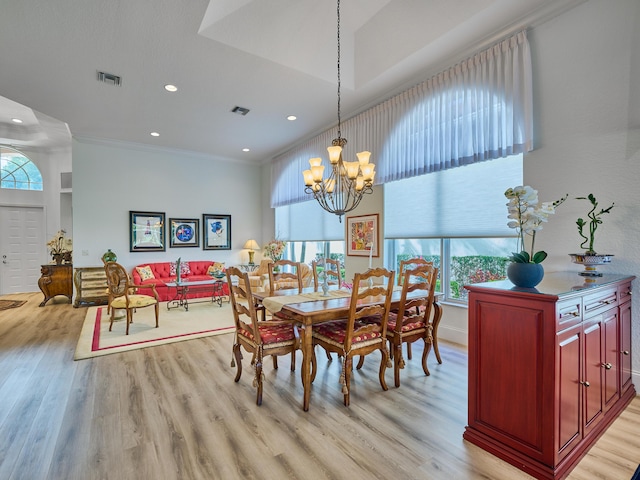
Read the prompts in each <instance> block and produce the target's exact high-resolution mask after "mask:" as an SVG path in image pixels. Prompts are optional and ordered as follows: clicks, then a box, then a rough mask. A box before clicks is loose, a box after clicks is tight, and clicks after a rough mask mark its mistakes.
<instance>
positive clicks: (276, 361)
mask: <svg viewBox="0 0 640 480" xmlns="http://www.w3.org/2000/svg"><path fill="white" fill-rule="evenodd" d="M273 368H274V369H275V370H277V369H278V357H277V356H276V355H273Z"/></svg>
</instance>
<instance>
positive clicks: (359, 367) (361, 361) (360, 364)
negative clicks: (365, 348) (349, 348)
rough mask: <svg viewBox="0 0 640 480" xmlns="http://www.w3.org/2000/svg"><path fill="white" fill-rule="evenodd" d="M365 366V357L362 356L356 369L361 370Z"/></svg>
mask: <svg viewBox="0 0 640 480" xmlns="http://www.w3.org/2000/svg"><path fill="white" fill-rule="evenodd" d="M363 365H364V355H360V358H359V359H358V364H357V365H356V369H357V370H360V369H361V368H362V366H363Z"/></svg>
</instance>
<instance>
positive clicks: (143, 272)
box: [136, 265, 156, 282]
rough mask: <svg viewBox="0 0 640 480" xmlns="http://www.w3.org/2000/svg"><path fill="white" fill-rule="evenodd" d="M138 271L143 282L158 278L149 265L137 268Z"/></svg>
mask: <svg viewBox="0 0 640 480" xmlns="http://www.w3.org/2000/svg"><path fill="white" fill-rule="evenodd" d="M136 271H137V272H138V275H140V280H142V281H143V282H144V281H145V280H150V279H152V278H156V277H155V275H154V274H153V271H152V270H151V267H150V266H149V265H145V266H144V267H136Z"/></svg>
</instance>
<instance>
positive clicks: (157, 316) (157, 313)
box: [155, 302, 160, 328]
mask: <svg viewBox="0 0 640 480" xmlns="http://www.w3.org/2000/svg"><path fill="white" fill-rule="evenodd" d="M155 307H156V328H158V318H159V316H160V304H159V303H158V302H156V305H155Z"/></svg>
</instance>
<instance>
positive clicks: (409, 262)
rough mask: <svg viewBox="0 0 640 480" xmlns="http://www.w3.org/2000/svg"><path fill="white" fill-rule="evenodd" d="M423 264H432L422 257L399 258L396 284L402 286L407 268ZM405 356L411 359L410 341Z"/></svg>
mask: <svg viewBox="0 0 640 480" xmlns="http://www.w3.org/2000/svg"><path fill="white" fill-rule="evenodd" d="M423 265H433V262H428V261H427V260H425V259H424V258H422V257H413V258H408V259H406V260H400V266H399V267H398V275H397V276H396V278H397V280H398V285H399V286H402V282H403V281H404V272H405V271H406V270H407V269H410V270H411V269H414V268H416V267H420V266H423ZM391 355H392V356H393V352H391ZM407 358H408V359H409V360H411V358H412V354H411V343H407Z"/></svg>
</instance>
